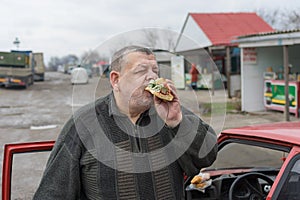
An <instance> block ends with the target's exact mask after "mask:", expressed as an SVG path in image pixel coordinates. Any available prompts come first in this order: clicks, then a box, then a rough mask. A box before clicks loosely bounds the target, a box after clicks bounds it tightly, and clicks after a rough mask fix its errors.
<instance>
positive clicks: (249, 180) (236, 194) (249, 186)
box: [229, 172, 274, 200]
mask: <svg viewBox="0 0 300 200" xmlns="http://www.w3.org/2000/svg"><path fill="white" fill-rule="evenodd" d="M259 179H262V180H264V181H266V182H267V183H268V184H269V185H270V186H272V185H273V182H274V181H273V180H272V179H270V178H269V177H268V176H266V175H264V174H261V173H256V172H252V173H247V174H244V175H241V176H239V177H238V178H237V179H236V180H235V181H234V182H233V183H232V185H231V187H230V189H229V200H235V199H239V200H243V199H244V200H248V199H251V200H264V199H266V195H267V194H265V193H266V192H264V191H262V188H261V186H260V184H259V182H258V180H259Z"/></svg>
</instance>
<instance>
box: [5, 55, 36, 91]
mask: <svg viewBox="0 0 300 200" xmlns="http://www.w3.org/2000/svg"><path fill="white" fill-rule="evenodd" d="M33 82H34V63H33V56H32V51H11V52H0V85H4V86H5V87H10V86H23V87H25V88H27V87H28V86H29V85H32V84H33Z"/></svg>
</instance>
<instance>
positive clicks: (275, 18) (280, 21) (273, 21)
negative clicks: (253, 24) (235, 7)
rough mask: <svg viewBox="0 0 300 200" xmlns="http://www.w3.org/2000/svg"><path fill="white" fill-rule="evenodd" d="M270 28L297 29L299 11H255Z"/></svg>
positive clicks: (298, 25) (299, 24)
mask: <svg viewBox="0 0 300 200" xmlns="http://www.w3.org/2000/svg"><path fill="white" fill-rule="evenodd" d="M256 12H257V14H258V15H259V16H260V17H261V18H263V19H264V20H265V21H266V22H267V23H268V24H269V25H270V26H272V27H273V28H274V29H276V30H287V29H299V28H300V10H299V9H298V10H292V11H291V10H285V9H276V10H270V9H268V10H266V9H260V10H257V11H256Z"/></svg>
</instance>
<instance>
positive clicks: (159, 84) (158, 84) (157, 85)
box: [145, 78, 174, 101]
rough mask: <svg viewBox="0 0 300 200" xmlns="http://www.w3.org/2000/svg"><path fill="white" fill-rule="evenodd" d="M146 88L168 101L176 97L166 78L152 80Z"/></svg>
mask: <svg viewBox="0 0 300 200" xmlns="http://www.w3.org/2000/svg"><path fill="white" fill-rule="evenodd" d="M145 90H146V91H149V92H150V93H151V94H153V95H155V96H157V97H158V98H160V99H163V100H166V101H172V100H173V98H174V96H173V95H172V94H171V91H170V88H169V87H168V86H167V84H166V80H165V79H164V78H158V79H156V80H151V81H150V82H149V84H148V86H147V87H146V88H145Z"/></svg>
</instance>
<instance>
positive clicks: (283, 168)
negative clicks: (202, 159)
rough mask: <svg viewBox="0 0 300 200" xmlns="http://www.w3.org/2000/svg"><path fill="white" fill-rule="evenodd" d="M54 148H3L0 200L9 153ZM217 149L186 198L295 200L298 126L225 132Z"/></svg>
mask: <svg viewBox="0 0 300 200" xmlns="http://www.w3.org/2000/svg"><path fill="white" fill-rule="evenodd" d="M53 145H54V141H45V142H30V143H21V144H7V145H5V147H4V156H3V174H2V200H9V199H10V195H11V176H12V174H13V173H12V169H15V168H13V167H12V164H13V162H12V160H13V156H14V154H20V153H30V152H31V153H32V152H39V151H47V150H48V151H50V150H51V149H52V147H53ZM218 145H219V146H218V149H219V153H218V157H217V160H216V161H215V162H214V163H213V165H212V166H210V167H208V168H206V169H205V170H204V171H203V172H204V173H209V174H210V177H211V181H210V185H207V187H206V188H205V189H204V190H203V191H198V190H189V191H186V196H185V199H186V200H191V199H206V200H212V199H214V200H221V199H222V200H235V199H242V200H248V199H253V200H254V199H255V200H256V199H257V200H263V199H267V200H275V199H276V200H290V199H300V192H299V189H300V122H281V123H272V124H263V125H253V126H246V127H241V128H234V129H228V130H224V131H222V133H221V134H220V135H219V137H218ZM36 164H37V163H36ZM31 178H32V177H31ZM191 178H192V177H189V178H187V179H186V182H185V183H186V187H187V186H188V185H189V184H190V180H191ZM25 188H28V186H26V187H25Z"/></svg>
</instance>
